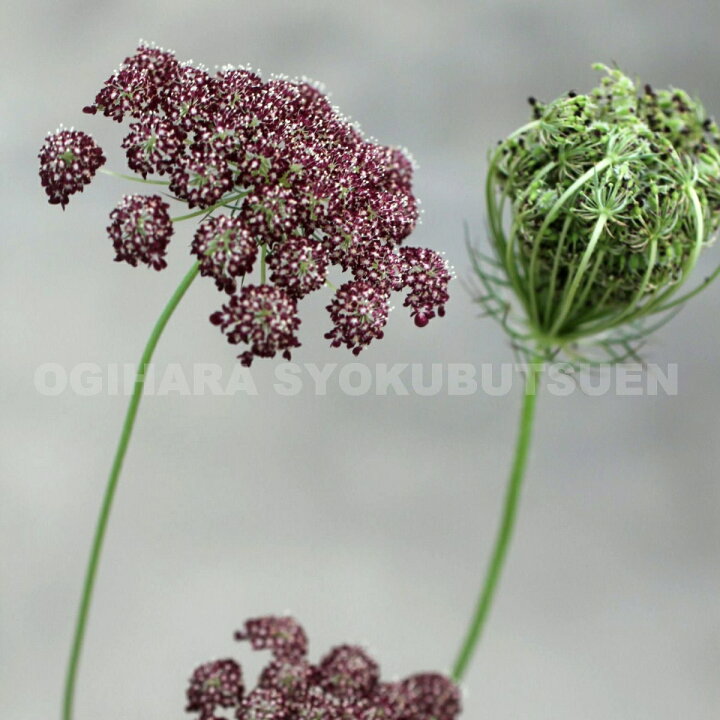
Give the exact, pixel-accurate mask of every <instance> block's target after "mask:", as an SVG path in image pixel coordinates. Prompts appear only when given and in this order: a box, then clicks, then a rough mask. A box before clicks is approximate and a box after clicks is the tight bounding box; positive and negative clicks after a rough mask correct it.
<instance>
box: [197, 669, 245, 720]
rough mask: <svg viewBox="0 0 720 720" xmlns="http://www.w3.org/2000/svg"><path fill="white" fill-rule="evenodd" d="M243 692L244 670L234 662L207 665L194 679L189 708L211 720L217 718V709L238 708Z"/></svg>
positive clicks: (201, 716) (204, 719) (202, 718)
mask: <svg viewBox="0 0 720 720" xmlns="http://www.w3.org/2000/svg"><path fill="white" fill-rule="evenodd" d="M243 690H244V687H243V681H242V670H241V669H240V666H239V665H238V664H237V663H236V662H235V661H234V660H216V661H214V662H209V663H205V665H201V666H200V667H199V668H197V670H195V672H194V673H193V675H192V677H191V678H190V684H189V686H188V689H187V701H188V702H187V707H186V708H185V709H186V710H187V711H188V712H197V713H198V717H199V718H200V719H201V720H207V719H209V718H213V717H214V716H215V710H216V709H217V708H235V707H238V705H239V704H240V702H241V701H242V697H243Z"/></svg>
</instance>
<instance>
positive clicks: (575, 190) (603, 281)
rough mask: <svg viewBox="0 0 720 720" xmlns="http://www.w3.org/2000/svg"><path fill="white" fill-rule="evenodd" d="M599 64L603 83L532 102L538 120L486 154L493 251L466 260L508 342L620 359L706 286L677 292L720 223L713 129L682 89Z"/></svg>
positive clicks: (719, 170)
mask: <svg viewBox="0 0 720 720" xmlns="http://www.w3.org/2000/svg"><path fill="white" fill-rule="evenodd" d="M595 67H596V69H599V70H604V71H605V73H606V74H605V76H604V77H603V78H602V80H601V82H600V84H599V86H598V87H596V88H594V89H593V90H592V91H591V92H589V93H587V94H585V95H582V94H577V93H575V92H570V93H568V94H567V95H566V96H564V97H561V98H558V99H557V100H555V101H553V102H551V103H548V104H543V103H539V102H537V101H536V100H535V99H533V98H531V99H530V103H531V105H532V107H533V115H534V119H533V120H532V122H530V123H528V124H527V125H524V126H523V127H521V128H520V129H519V130H517V131H515V132H514V133H512V134H511V135H510V136H509V137H508V138H506V139H505V140H503V141H502V142H500V144H499V145H498V146H497V147H496V148H495V149H494V150H493V152H492V154H491V157H490V166H489V170H488V176H487V185H486V194H487V203H488V220H489V226H490V236H491V241H492V245H493V248H494V251H495V257H494V258H489V257H485V256H483V255H482V254H481V253H479V252H477V251H473V259H474V261H475V269H476V271H477V273H478V275H479V277H480V280H481V281H482V285H483V291H482V294H481V295H480V297H479V298H478V300H479V302H480V303H481V304H482V305H483V306H484V308H485V310H486V311H488V312H489V313H490V314H492V315H494V316H496V317H497V318H498V319H500V321H501V322H502V323H503V325H504V326H505V327H506V329H507V330H508V331H509V332H510V333H511V335H513V337H514V339H515V340H516V342H518V343H519V344H521V345H522V344H524V345H526V346H529V345H532V346H534V347H535V348H539V349H540V350H541V352H542V353H543V354H545V355H547V356H554V355H555V354H556V353H557V352H558V351H559V350H565V351H567V352H568V353H570V354H576V353H577V352H578V350H577V346H578V344H579V343H581V342H582V341H584V340H588V339H592V340H593V342H594V343H595V344H596V345H597V344H599V345H600V346H602V347H603V349H605V350H606V351H607V352H608V353H609V354H610V359H613V360H618V359H620V356H619V354H618V348H619V349H620V350H622V348H625V349H627V350H631V349H632V347H633V346H634V342H635V341H637V340H641V339H642V338H643V337H644V336H645V335H646V334H647V333H648V332H650V331H651V330H652V327H651V326H650V325H649V324H648V318H650V316H652V315H657V314H658V313H666V312H667V311H669V310H671V309H672V308H675V307H677V306H678V305H679V304H680V303H682V302H684V300H686V299H687V298H688V297H689V296H690V295H692V294H695V293H696V292H697V291H699V289H700V287H698V288H696V289H695V290H694V291H691V292H689V293H685V294H684V295H682V294H680V293H678V291H679V290H680V288H681V287H682V286H683V285H684V283H685V282H686V280H687V278H688V275H689V273H690V271H691V270H692V269H693V267H694V266H695V264H696V262H697V259H698V256H699V254H700V251H701V250H702V248H703V247H704V246H706V245H707V244H708V243H709V242H710V240H711V238H712V237H713V235H714V234H715V232H716V231H717V229H718V227H719V226H720V153H719V152H718V146H719V145H720V131H719V130H718V127H717V125H716V124H715V123H714V122H713V121H712V120H710V119H709V118H708V117H706V115H705V111H704V109H703V107H702V105H701V104H700V103H699V102H698V101H697V100H694V99H692V98H691V97H690V96H689V95H688V94H687V93H685V92H684V91H682V90H675V89H670V90H657V91H655V90H653V89H652V88H651V87H650V86H649V85H645V86H644V87H638V85H637V84H636V83H635V82H633V80H631V79H630V78H629V77H628V76H626V75H624V74H623V73H622V72H621V71H620V70H617V69H610V68H607V67H606V66H604V65H597V66H595ZM719 270H720V269H719ZM713 277H714V275H713ZM708 282H709V280H707V281H706V282H705V283H703V285H702V286H701V287H703V286H704V285H706V284H707V283H708ZM503 288H509V289H510V290H511V291H512V293H513V294H514V295H515V297H516V298H517V300H518V301H519V305H520V306H521V310H522V312H521V317H520V318H519V321H518V322H515V323H514V324H513V321H512V319H511V317H510V315H511V311H510V305H509V304H508V302H507V301H506V300H505V299H504V295H503V292H504V291H503Z"/></svg>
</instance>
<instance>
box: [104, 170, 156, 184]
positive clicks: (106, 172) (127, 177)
mask: <svg viewBox="0 0 720 720" xmlns="http://www.w3.org/2000/svg"><path fill="white" fill-rule="evenodd" d="M100 172H101V173H102V174H103V175H110V176H111V177H116V178H121V179H122V180H132V182H139V183H145V184H146V185H169V184H170V183H169V182H168V181H167V180H148V179H147V178H141V177H137V176H136V175H125V174H124V173H119V172H114V171H113V170H106V169H105V168H102V169H101V170H100Z"/></svg>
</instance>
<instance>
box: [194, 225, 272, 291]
mask: <svg viewBox="0 0 720 720" xmlns="http://www.w3.org/2000/svg"><path fill="white" fill-rule="evenodd" d="M192 252H193V254H194V255H196V256H197V258H198V260H199V261H200V273H201V274H202V275H209V276H210V277H213V278H215V284H216V285H217V288H218V290H222V291H224V292H227V293H231V294H232V293H234V292H235V289H236V287H237V282H236V280H237V278H239V277H242V276H243V275H246V274H247V273H249V272H252V269H253V265H254V264H255V258H256V257H257V254H258V247H257V243H256V242H255V240H254V238H253V236H252V235H251V234H250V232H249V231H248V230H247V228H245V227H244V226H243V224H242V222H241V221H240V220H238V219H237V218H233V217H229V216H228V215H216V216H215V217H211V218H208V219H207V220H204V221H203V222H202V223H201V224H200V226H199V227H198V229H197V231H196V232H195V237H194V238H193V242H192Z"/></svg>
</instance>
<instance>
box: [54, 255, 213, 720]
mask: <svg viewBox="0 0 720 720" xmlns="http://www.w3.org/2000/svg"><path fill="white" fill-rule="evenodd" d="M199 270H200V266H199V263H197V262H196V263H195V264H194V265H193V266H192V267H191V268H190V270H189V271H188V273H187V275H185V277H184V278H183V279H182V281H181V282H180V284H179V285H178V287H177V289H176V290H175V292H174V293H173V295H172V297H171V298H170V300H169V301H168V304H167V305H166V306H165V309H164V310H163V311H162V313H161V314H160V317H159V318H158V320H157V322H156V323H155V327H154V328H153V330H152V333H151V334H150V338H149V339H148V341H147V345H145V350H144V351H143V354H142V357H141V358H140V365H139V366H138V369H137V374H136V376H135V387H134V389H133V394H132V398H131V399H130V405H129V406H128V409H127V413H126V415H125V422H124V424H123V428H122V433H121V434H120V440H119V442H118V446H117V450H116V451H115V459H114V460H113V464H112V468H111V470H110V477H109V479H108V483H107V487H106V488H105V496H104V497H103V502H102V506H101V508H100V515H99V516H98V520H97V526H96V528H95V536H94V538H93V543H92V547H91V550H90V560H89V561H88V566H87V570H86V572H85V582H84V584H83V589H82V595H81V598H80V607H79V609H78V615H77V622H76V625H75V635H74V637H73V644H72V649H71V651H70V662H69V664H68V669H67V675H66V678H65V694H64V699H63V715H62V717H63V720H71V718H72V713H73V699H74V695H75V681H76V679H77V671H78V664H79V662H80V653H81V651H82V646H83V640H84V637H85V628H86V625H87V619H88V612H89V610H90V603H91V600H92V593H93V588H94V586H95V578H96V575H97V569H98V564H99V561H100V553H101V551H102V545H103V540H104V539H105V531H106V529H107V524H108V519H109V517H110V510H111V507H112V502H113V497H114V495H115V489H116V487H117V483H118V479H119V477H120V471H121V469H122V464H123V460H124V458H125V453H126V451H127V448H128V444H129V442H130V436H131V434H132V430H133V425H134V424H135V417H136V415H137V411H138V407H139V405H140V400H141V399H142V393H143V387H144V385H145V371H146V369H147V366H148V365H149V364H150V360H151V359H152V356H153V352H154V351H155V347H156V346H157V343H158V340H159V339H160V335H162V332H163V330H164V329H165V326H166V325H167V323H168V320H169V319H170V317H171V316H172V314H173V312H174V311H175V308H176V307H177V306H178V304H179V303H180V300H182V298H183V295H185V292H186V291H187V289H188V288H189V287H190V285H191V283H192V281H193V280H194V279H195V277H196V276H197V274H198V272H199Z"/></svg>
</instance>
